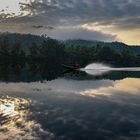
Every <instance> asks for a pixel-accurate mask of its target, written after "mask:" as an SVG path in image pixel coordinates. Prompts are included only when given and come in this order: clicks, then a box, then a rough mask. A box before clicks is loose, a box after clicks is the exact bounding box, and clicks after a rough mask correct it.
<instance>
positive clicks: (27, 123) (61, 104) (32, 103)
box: [0, 78, 140, 140]
mask: <svg viewBox="0 0 140 140" xmlns="http://www.w3.org/2000/svg"><path fill="white" fill-rule="evenodd" d="M139 83H140V79H139V78H126V79H123V80H117V81H112V80H88V79H86V80H84V81H83V80H72V79H65V78H61V79H56V80H52V81H49V82H48V81H46V82H44V83H41V82H32V83H0V89H1V90H2V91H3V93H2V94H3V95H1V98H0V99H1V100H0V102H1V104H2V105H1V113H0V114H1V116H0V120H1V122H2V123H1V128H0V137H1V138H3V139H6V138H7V139H8V138H9V139H10V138H11V139H14V140H18V139H33V140H34V139H37V140H44V139H46V138H47V139H59V140H65V139H70V140H81V139H82V140H87V139H95V140H98V139H102V140H112V139H115V140H125V139H128V140H131V139H137V138H138V139H139V137H140V133H139V132H140V125H139V123H140V121H139V118H140V110H139V108H140V86H139ZM7 95H8V96H7Z"/></svg>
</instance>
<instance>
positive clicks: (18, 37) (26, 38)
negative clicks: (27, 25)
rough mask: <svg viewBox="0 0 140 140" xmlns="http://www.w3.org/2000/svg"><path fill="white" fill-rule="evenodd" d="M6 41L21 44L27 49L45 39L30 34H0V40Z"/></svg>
mask: <svg viewBox="0 0 140 140" xmlns="http://www.w3.org/2000/svg"><path fill="white" fill-rule="evenodd" d="M4 38H6V39H8V40H9V41H10V42H12V43H14V42H15V41H19V42H21V46H22V47H23V48H28V47H30V46H31V45H32V43H36V44H41V43H42V42H43V41H44V40H45V38H44V37H43V36H37V35H32V34H19V33H0V40H2V39H4Z"/></svg>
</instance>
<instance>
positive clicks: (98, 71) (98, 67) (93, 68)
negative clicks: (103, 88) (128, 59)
mask: <svg viewBox="0 0 140 140" xmlns="http://www.w3.org/2000/svg"><path fill="white" fill-rule="evenodd" d="M81 71H85V72H86V73H88V74H91V75H102V74H105V73H108V72H110V71H137V72H140V67H121V68H115V67H111V66H109V65H107V64H102V63H93V64H89V65H87V66H86V67H85V68H82V69H81Z"/></svg>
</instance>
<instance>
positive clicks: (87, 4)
mask: <svg viewBox="0 0 140 140" xmlns="http://www.w3.org/2000/svg"><path fill="white" fill-rule="evenodd" d="M22 6H23V7H24V8H22V10H27V11H30V12H31V13H30V14H31V15H34V16H39V17H40V18H44V17H46V20H47V19H48V20H50V18H51V19H54V20H55V22H56V21H57V23H58V24H59V22H61V23H69V24H71V23H73V24H74V23H75V24H78V23H85V22H95V20H96V21H104V20H113V19H118V18H123V17H126V16H128V17H130V16H139V8H140V2H138V1H135V2H131V1H130V0H123V1H122V0H118V1H116V0H108V1H106V0H95V1H92V0H80V1H78V0H67V1H65V0H57V1H56V0H51V1H50V2H48V1H47V0H42V1H37V0H35V1H34V2H32V3H31V4H23V3H22ZM31 18H33V17H31Z"/></svg>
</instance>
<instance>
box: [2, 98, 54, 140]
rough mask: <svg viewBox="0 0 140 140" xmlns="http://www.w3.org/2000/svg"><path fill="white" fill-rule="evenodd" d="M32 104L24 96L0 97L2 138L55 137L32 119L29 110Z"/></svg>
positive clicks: (35, 138)
mask: <svg viewBox="0 0 140 140" xmlns="http://www.w3.org/2000/svg"><path fill="white" fill-rule="evenodd" d="M30 104H31V100H27V99H24V98H19V97H11V96H1V97H0V125H1V127H0V138H1V139H3V140H5V139H8V140H9V139H10V140H15V139H30V140H38V139H39V138H40V137H43V136H47V137H48V139H49V138H52V137H53V134H51V133H49V132H47V131H44V130H43V129H42V128H41V125H40V124H39V123H37V122H36V121H34V120H32V119H30V115H31V114H32V113H31V112H30V111H29V106H30ZM38 134H39V136H38Z"/></svg>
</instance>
